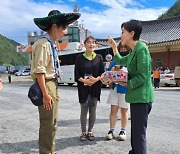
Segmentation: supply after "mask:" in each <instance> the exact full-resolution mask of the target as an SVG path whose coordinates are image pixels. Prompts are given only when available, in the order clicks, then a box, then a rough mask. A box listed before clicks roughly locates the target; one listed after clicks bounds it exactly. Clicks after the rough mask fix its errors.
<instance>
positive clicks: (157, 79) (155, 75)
mask: <svg viewBox="0 0 180 154" xmlns="http://www.w3.org/2000/svg"><path fill="white" fill-rule="evenodd" d="M160 75H161V71H160V69H159V68H158V67H156V68H155V69H154V70H153V81H154V88H155V89H156V88H159V82H160Z"/></svg>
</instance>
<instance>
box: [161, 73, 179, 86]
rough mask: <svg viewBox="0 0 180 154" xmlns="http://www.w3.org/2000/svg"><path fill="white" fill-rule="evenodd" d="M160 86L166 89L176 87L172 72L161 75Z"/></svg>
mask: <svg viewBox="0 0 180 154" xmlns="http://www.w3.org/2000/svg"><path fill="white" fill-rule="evenodd" d="M160 85H165V86H167V87H168V86H170V85H176V82H175V80H174V71H170V72H168V73H163V74H161V76H160Z"/></svg>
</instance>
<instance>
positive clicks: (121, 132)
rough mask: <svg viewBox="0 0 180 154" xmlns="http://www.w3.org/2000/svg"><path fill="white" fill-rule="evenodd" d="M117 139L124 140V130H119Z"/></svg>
mask: <svg viewBox="0 0 180 154" xmlns="http://www.w3.org/2000/svg"><path fill="white" fill-rule="evenodd" d="M118 139H119V141H125V140H126V132H125V131H120V133H119V138H118Z"/></svg>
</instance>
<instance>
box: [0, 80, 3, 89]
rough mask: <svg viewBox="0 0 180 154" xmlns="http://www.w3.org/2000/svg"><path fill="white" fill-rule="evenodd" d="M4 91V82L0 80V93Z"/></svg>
mask: <svg viewBox="0 0 180 154" xmlns="http://www.w3.org/2000/svg"><path fill="white" fill-rule="evenodd" d="M1 90H3V85H2V80H1V79H0V91H1Z"/></svg>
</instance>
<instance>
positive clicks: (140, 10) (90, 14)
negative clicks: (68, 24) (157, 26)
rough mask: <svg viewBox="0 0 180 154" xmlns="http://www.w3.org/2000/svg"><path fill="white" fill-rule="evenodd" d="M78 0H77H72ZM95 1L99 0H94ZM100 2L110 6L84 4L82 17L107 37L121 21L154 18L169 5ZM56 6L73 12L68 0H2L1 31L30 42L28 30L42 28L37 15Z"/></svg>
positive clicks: (94, 31)
mask: <svg viewBox="0 0 180 154" xmlns="http://www.w3.org/2000/svg"><path fill="white" fill-rule="evenodd" d="M70 1H74V0H70ZM91 1H95V0H91ZM96 3H99V5H104V6H106V7H107V9H106V10H103V11H102V10H100V11H98V10H95V9H94V8H90V7H89V6H85V7H82V8H80V12H81V14H82V15H81V18H80V20H79V21H80V22H81V21H82V20H83V23H84V25H85V28H87V29H89V30H90V31H91V32H92V35H94V36H95V37H96V38H97V37H99V38H106V37H107V36H108V35H110V36H113V37H118V36H119V35H120V25H121V23H122V22H124V21H127V20H129V19H139V20H154V19H156V18H157V17H158V16H159V15H161V14H162V13H164V12H165V11H166V10H167V8H156V9H151V8H149V9H147V8H144V7H143V6H141V4H140V3H138V2H136V1H134V0H111V1H110V0H99V1H96ZM52 9H58V10H60V11H62V12H72V9H73V5H69V4H66V1H65V2H63V1H62V0H58V1H56V3H50V2H48V1H47V0H46V1H45V2H41V3H40V2H39V3H37V2H36V1H32V0H13V2H12V0H1V1H0V19H1V20H0V33H1V34H2V35H4V36H6V37H8V38H12V39H14V40H15V41H18V42H23V43H25V44H27V32H28V31H40V30H39V29H38V28H37V27H36V26H35V24H34V22H33V18H34V17H44V16H46V15H47V14H48V12H49V11H50V10H52Z"/></svg>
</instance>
